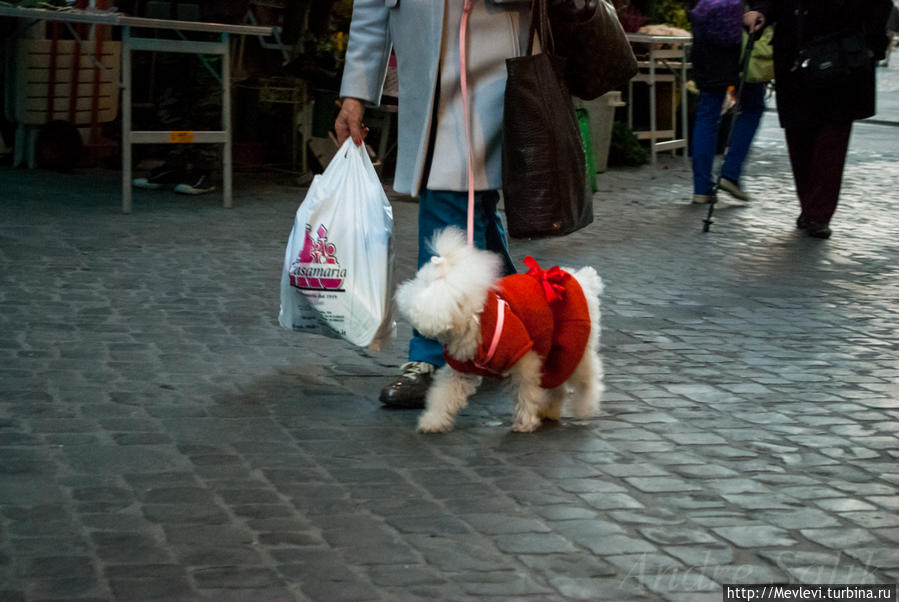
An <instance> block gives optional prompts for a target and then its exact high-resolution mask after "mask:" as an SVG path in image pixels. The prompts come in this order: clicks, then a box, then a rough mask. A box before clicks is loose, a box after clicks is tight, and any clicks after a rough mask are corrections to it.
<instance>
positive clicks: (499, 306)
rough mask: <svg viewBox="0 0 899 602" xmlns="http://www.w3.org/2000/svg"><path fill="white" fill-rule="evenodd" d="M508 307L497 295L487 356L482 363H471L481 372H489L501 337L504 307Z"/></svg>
mask: <svg viewBox="0 0 899 602" xmlns="http://www.w3.org/2000/svg"><path fill="white" fill-rule="evenodd" d="M508 305H509V304H508V303H506V300H505V299H503V298H502V297H500V296H499V295H497V296H496V325H495V326H494V327H493V338H492V339H491V341H490V348H489V349H487V354H486V355H485V356H484V360H483V361H482V362H478V361H477V360H472V363H473V364H474V365H475V366H477V367H478V368H480V369H481V370H487V371H490V369H489V368H488V366H489V365H490V360H492V359H493V355H494V354H495V353H496V349H497V347H499V340H500V339H501V338H502V336H503V323H504V322H505V321H506V307H508Z"/></svg>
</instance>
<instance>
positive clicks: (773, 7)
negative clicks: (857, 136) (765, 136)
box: [750, 0, 892, 128]
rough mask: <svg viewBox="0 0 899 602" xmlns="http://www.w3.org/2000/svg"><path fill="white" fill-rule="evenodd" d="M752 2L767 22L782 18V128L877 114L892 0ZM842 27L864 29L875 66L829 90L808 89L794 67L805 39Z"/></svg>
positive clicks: (777, 60) (778, 75)
mask: <svg viewBox="0 0 899 602" xmlns="http://www.w3.org/2000/svg"><path fill="white" fill-rule="evenodd" d="M750 6H751V7H752V8H753V9H754V10H758V11H760V12H761V13H763V14H764V15H765V19H766V22H767V23H776V30H775V34H774V82H775V88H776V90H777V112H778V115H779V117H780V125H781V126H782V127H785V128H810V127H817V126H820V125H821V124H823V123H847V122H850V121H854V120H856V119H864V118H865V117H870V116H872V115H874V111H875V107H874V98H875V88H874V68H875V62H876V59H877V58H878V57H880V58H882V57H883V54H884V51H885V49H886V45H887V41H888V40H887V37H886V30H885V27H886V20H887V17H888V16H889V11H890V10H891V6H892V2H891V0H750ZM799 19H802V20H803V21H802V25H801V33H802V40H800V39H799V36H800V25H799ZM836 32H858V33H862V34H864V36H865V39H866V41H867V44H868V47H869V49H870V50H871V52H872V58H871V60H870V66H869V68H868V69H867V70H865V71H864V72H863V73H862V74H860V75H859V76H858V77H856V78H854V79H852V80H850V81H846V82H844V83H841V84H839V85H835V86H834V87H833V88H831V89H828V90H808V89H805V88H803V87H802V85H801V84H800V82H799V79H798V78H797V77H796V75H795V74H794V72H793V71H792V67H793V65H794V63H795V62H796V57H797V54H798V52H799V48H800V44H801V43H802V42H803V41H808V40H811V39H814V38H816V37H819V36H823V35H826V34H830V33H836Z"/></svg>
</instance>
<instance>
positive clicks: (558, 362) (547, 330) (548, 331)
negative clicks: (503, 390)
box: [443, 257, 590, 389]
mask: <svg viewBox="0 0 899 602" xmlns="http://www.w3.org/2000/svg"><path fill="white" fill-rule="evenodd" d="M528 260H530V262H531V263H529V264H528V265H532V266H536V267H532V269H531V272H529V273H527V274H513V275H512V276H506V277H505V278H503V279H501V280H500V281H499V282H498V283H497V286H496V289H495V290H492V291H490V292H489V293H488V294H487V302H486V303H485V305H484V310H483V311H482V313H481V343H480V345H479V346H478V350H477V352H476V354H475V357H474V358H473V359H471V360H469V361H467V362H461V361H459V360H457V359H456V358H454V357H452V356H451V355H450V354H449V353H448V352H447V351H446V350H445V349H444V352H443V355H444V357H445V358H446V361H447V363H448V364H449V365H450V366H452V367H453V369H455V370H456V371H458V372H463V373H466V374H478V375H481V376H495V377H499V376H503V375H505V374H506V373H507V372H509V370H510V369H511V368H512V366H514V365H515V363H516V362H518V360H520V359H521V357H522V356H523V355H524V354H525V353H527V352H528V351H530V350H531V349H533V350H534V351H535V352H536V353H537V355H539V356H540V357H541V358H543V375H542V377H541V381H540V386H541V387H543V388H544V389H554V388H555V387H558V386H559V385H561V384H562V383H564V382H565V381H566V380H568V377H569V376H571V373H572V372H574V369H575V368H577V365H578V364H579V363H580V361H581V357H582V356H583V354H584V349H585V348H586V346H587V338H588V337H589V336H590V314H589V311H588V309H587V300H586V299H585V298H584V291H583V290H582V289H581V285H580V284H578V281H577V280H575V279H574V278H573V277H572V276H571V274H569V273H568V272H564V271H562V270H559V269H558V268H555V267H554V268H552V269H551V270H546V271H544V270H540V269H539V266H537V264H536V262H534V261H533V260H532V259H531V258H530V257H528V258H527V259H526V260H525V261H526V262H528ZM501 302H505V303H506V304H507V305H506V307H505V308H504V311H503V313H504V316H503V325H502V330H501V332H499V333H497V332H496V326H497V321H498V313H499V311H498V309H499V304H500V303H501ZM496 337H499V338H498V341H497V342H496V343H494V339H495V338H496ZM491 348H494V352H493V354H492V355H491V354H490V350H491Z"/></svg>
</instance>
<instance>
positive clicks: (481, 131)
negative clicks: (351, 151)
mask: <svg viewBox="0 0 899 602" xmlns="http://www.w3.org/2000/svg"><path fill="white" fill-rule="evenodd" d="M529 6H530V2H529V1H527V0H524V1H522V0H518V1H510V0H505V1H501V0H465V2H464V3H463V1H462V0H401V1H400V0H356V2H355V3H354V5H353V17H352V21H351V23H350V37H349V42H348V46H347V53H346V66H345V69H344V74H343V81H342V84H341V88H340V96H341V97H342V106H341V109H340V113H339V114H338V116H337V119H336V121H335V124H334V128H335V131H336V133H337V136H338V142H340V143H342V142H343V141H344V140H345V139H346V138H347V137H349V136H352V138H353V140H354V141H355V142H356V143H357V144H361V143H362V141H363V139H364V138H365V135H366V133H367V129H366V128H365V125H364V123H363V116H364V112H365V104H366V103H369V104H377V103H378V102H379V100H380V96H381V87H382V85H383V81H384V74H385V71H386V69H387V63H388V60H389V57H390V50H391V47H392V48H393V50H394V51H395V54H396V60H397V75H398V80H399V114H398V124H399V125H398V145H397V146H398V148H397V163H396V175H395V179H394V182H393V188H394V189H395V190H396V191H398V192H402V193H408V194H413V195H418V202H419V211H418V262H417V265H418V267H421V266H422V265H424V263H425V262H427V261H430V259H431V257H432V251H431V249H430V248H429V246H428V242H429V241H430V239H431V238H432V236H433V234H434V233H435V232H437V231H438V230H441V229H443V228H445V227H446V226H451V225H454V226H458V227H459V228H461V229H463V230H465V229H466V224H467V207H468V196H467V191H468V179H467V178H468V172H467V169H468V154H467V150H466V139H465V127H464V124H465V114H464V110H463V101H462V90H461V81H460V74H461V70H460V52H459V38H460V26H461V24H462V16H463V7H464V8H465V9H466V10H467V9H469V8H470V13H469V16H468V20H467V21H468V24H467V28H468V30H467V40H468V43H467V48H466V54H467V64H468V67H467V85H468V94H469V97H470V112H471V124H472V125H471V130H470V132H469V133H470V136H471V146H472V162H473V172H474V183H475V191H476V192H475V221H474V244H475V245H476V246H477V247H479V248H486V249H488V250H491V251H495V252H496V253H499V254H500V255H501V257H502V259H503V263H504V266H505V271H506V272H507V273H512V272H514V271H515V268H514V267H513V265H512V260H511V258H510V257H509V247H508V239H507V236H506V231H505V228H504V226H503V223H502V218H501V216H500V214H499V213H498V211H497V203H498V202H499V189H500V188H501V184H502V181H501V164H500V162H501V155H502V144H501V142H502V136H501V125H502V121H503V94H504V91H505V82H506V64H505V60H506V59H507V58H509V57H515V56H520V55H521V54H523V53H524V52H523V51H524V49H525V45H526V44H527V39H528V27H529V25H530V8H529ZM408 359H409V361H408V362H407V363H405V364H403V366H402V367H401V370H402V374H401V375H400V376H399V377H398V378H397V379H396V380H394V381H393V382H391V383H390V384H389V385H387V386H386V387H385V388H384V389H383V390H382V391H381V395H380V399H381V402H382V403H384V404H386V405H390V406H395V407H405V408H421V407H424V397H425V394H426V393H427V390H428V387H429V386H430V384H431V380H432V375H433V373H434V370H435V369H436V368H437V367H439V366H442V365H443V364H444V359H443V345H442V344H440V343H439V342H437V341H436V340H433V339H429V338H426V337H423V336H422V335H421V334H419V333H418V332H413V337H412V340H411V341H410V343H409V353H408Z"/></svg>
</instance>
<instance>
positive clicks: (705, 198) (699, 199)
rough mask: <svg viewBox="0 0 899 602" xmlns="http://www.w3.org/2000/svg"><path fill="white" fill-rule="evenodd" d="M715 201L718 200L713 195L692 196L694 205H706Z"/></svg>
mask: <svg viewBox="0 0 899 602" xmlns="http://www.w3.org/2000/svg"><path fill="white" fill-rule="evenodd" d="M717 200H718V199H717V198H716V197H715V195H714V194H694V195H693V202H694V203H697V204H701V203H705V204H708V203H714V202H715V201H717Z"/></svg>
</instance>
